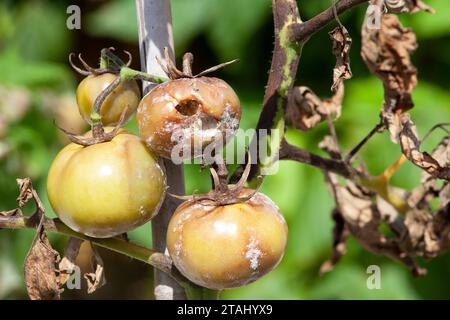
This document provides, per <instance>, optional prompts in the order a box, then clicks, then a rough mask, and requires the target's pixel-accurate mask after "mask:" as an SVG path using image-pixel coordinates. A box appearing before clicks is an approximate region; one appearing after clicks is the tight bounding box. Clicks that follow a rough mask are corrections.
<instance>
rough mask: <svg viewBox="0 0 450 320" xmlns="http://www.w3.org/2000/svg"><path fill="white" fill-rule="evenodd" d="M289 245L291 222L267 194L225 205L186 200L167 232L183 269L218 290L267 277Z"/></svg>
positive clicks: (171, 250)
mask: <svg viewBox="0 0 450 320" xmlns="http://www.w3.org/2000/svg"><path fill="white" fill-rule="evenodd" d="M250 192H251V190H248V189H246V190H244V193H245V194H249V193H250ZM286 243H287V225H286V222H285V220H284V218H283V216H282V215H281V214H280V213H279V211H278V208H277V207H276V205H275V204H274V203H273V202H272V201H271V200H270V199H269V198H268V197H267V196H265V195H263V194H262V193H257V194H256V195H255V196H254V197H253V198H252V199H251V200H248V201H246V202H244V203H236V204H232V205H226V206H211V205H207V202H206V203H203V202H202V203H196V202H194V201H187V202H185V203H183V204H182V205H181V206H180V207H178V208H177V210H176V211H175V213H174V215H173V217H172V219H171V221H170V223H169V227H168V231H167V248H168V250H169V253H170V256H171V257H172V260H173V262H174V264H175V266H176V267H177V268H178V270H180V272H181V273H182V274H183V275H184V276H185V277H187V278H188V279H189V280H190V281H192V282H194V283H196V284H198V285H200V286H203V287H207V288H210V289H215V290H221V289H226V288H234V287H239V286H243V285H246V284H248V283H251V282H253V281H255V280H257V279H259V278H260V277H262V276H263V275H265V274H267V273H268V272H270V271H271V270H272V269H273V268H275V267H276V265H277V264H278V263H279V262H280V261H281V259H282V257H283V254H284V250H285V247H286Z"/></svg>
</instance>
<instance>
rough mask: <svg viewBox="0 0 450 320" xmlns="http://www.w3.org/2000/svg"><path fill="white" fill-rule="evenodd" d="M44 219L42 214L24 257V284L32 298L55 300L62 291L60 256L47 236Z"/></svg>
mask: <svg viewBox="0 0 450 320" xmlns="http://www.w3.org/2000/svg"><path fill="white" fill-rule="evenodd" d="M44 219H45V217H44V215H42V216H41V223H40V224H39V227H38V228H37V231H36V236H35V238H34V240H33V243H32V245H31V249H30V251H29V252H28V254H27V256H26V258H25V263H24V273H25V285H26V288H27V291H28V295H29V297H30V299H32V300H57V299H60V294H61V292H62V290H61V288H60V286H59V273H58V269H57V265H58V263H59V259H60V257H59V254H58V252H57V251H55V250H54V249H53V248H52V246H51V245H50V242H49V240H48V238H47V234H46V233H45V230H44V226H43V221H44Z"/></svg>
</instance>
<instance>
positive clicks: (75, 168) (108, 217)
mask: <svg viewBox="0 0 450 320" xmlns="http://www.w3.org/2000/svg"><path fill="white" fill-rule="evenodd" d="M109 130H112V128H106V131H109ZM88 134H90V133H88ZM165 184H166V181H165V174H164V171H163V168H162V167H161V166H160V165H159V164H158V160H157V158H155V156H154V155H153V154H152V153H151V152H150V151H149V150H148V149H147V148H146V147H145V144H144V143H143V142H142V141H141V140H140V139H139V138H138V137H137V136H135V135H133V134H131V133H129V132H127V131H126V130H123V129H121V130H120V131H119V134H118V135H117V136H115V137H114V138H113V139H112V140H111V141H109V142H104V143H99V144H95V145H92V146H88V147H83V146H80V145H77V144H74V143H71V144H69V145H67V146H66V147H65V148H63V149H62V150H61V151H60V152H59V154H58V155H57V156H56V158H55V160H54V161H53V163H52V165H51V168H50V170H49V174H48V178H47V193H48V198H49V201H50V204H51V206H52V208H53V210H54V211H55V213H56V214H57V215H58V217H59V218H60V219H61V220H62V221H63V222H64V223H65V224H66V225H67V226H69V227H70V228H71V229H73V230H75V231H78V232H81V233H83V234H85V235H88V236H91V237H97V238H106V237H112V236H115V235H118V234H121V233H124V232H127V231H130V230H132V229H134V228H136V227H138V226H140V225H142V224H144V223H145V222H147V221H148V220H149V219H151V218H152V217H153V216H154V215H156V214H157V212H158V210H159V207H160V205H161V203H162V200H163V198H164V193H165Z"/></svg>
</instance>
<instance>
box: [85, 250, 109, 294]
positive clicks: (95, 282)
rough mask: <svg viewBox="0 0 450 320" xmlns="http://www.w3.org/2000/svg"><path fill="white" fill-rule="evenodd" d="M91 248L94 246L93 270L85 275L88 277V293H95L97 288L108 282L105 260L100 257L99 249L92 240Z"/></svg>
mask: <svg viewBox="0 0 450 320" xmlns="http://www.w3.org/2000/svg"><path fill="white" fill-rule="evenodd" d="M91 248H92V252H93V255H92V259H91V267H92V272H90V273H86V274H85V275H84V278H85V279H86V282H87V285H88V293H89V294H91V293H94V292H95V291H96V290H97V289H99V288H101V287H102V286H103V285H105V284H106V278H105V274H104V271H105V270H104V265H103V260H102V258H101V257H100V255H99V253H98V251H97V249H96V248H95V246H94V245H93V244H92V242H91Z"/></svg>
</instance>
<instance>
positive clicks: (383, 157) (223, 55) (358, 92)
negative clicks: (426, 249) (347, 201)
mask: <svg viewBox="0 0 450 320" xmlns="http://www.w3.org/2000/svg"><path fill="white" fill-rule="evenodd" d="M426 2H427V3H428V4H430V5H432V6H434V7H435V8H436V9H437V14H435V15H430V14H427V13H418V14H415V15H412V16H402V21H403V22H404V24H405V25H407V26H410V27H413V28H414V30H415V31H416V32H417V35H418V40H419V49H418V51H417V53H416V54H415V55H414V63H415V65H416V66H417V67H418V69H419V79H420V82H419V85H418V88H417V90H416V91H415V92H414V100H415V103H416V107H415V108H414V109H413V110H412V112H411V114H412V115H413V118H414V119H415V121H416V124H417V127H418V130H419V133H420V134H421V135H423V134H424V133H425V132H426V131H427V130H428V129H429V128H430V127H431V126H432V125H434V124H436V123H438V122H442V121H448V120H449V118H450V117H449V116H450V93H449V90H450V82H449V81H448V78H447V77H448V74H449V73H450V45H449V43H450V42H449V40H450V20H449V19H448V13H449V12H450V3H449V2H447V1H438V0H427V1H426ZM330 3H331V1H330V0H309V1H299V7H300V11H301V15H302V18H303V19H304V20H306V19H308V18H310V17H312V16H314V15H315V14H317V13H318V12H320V11H321V10H323V9H325V8H327V7H328V6H329V5H330ZM69 4H70V1H68V0H67V1H63V0H61V1H49V0H29V1H10V0H2V1H0V70H1V75H0V89H1V88H3V89H4V90H3V91H1V90H0V119H2V118H5V115H6V114H7V112H10V111H11V110H12V111H17V112H16V113H18V114H15V115H14V112H13V115H12V116H9V118H8V119H9V120H8V121H7V128H6V133H5V134H4V135H3V136H0V210H6V209H11V208H13V207H15V206H16V204H15V198H16V196H17V188H16V185H15V178H16V177H24V176H30V177H32V178H33V181H34V184H35V187H36V188H37V190H38V192H39V194H40V195H41V196H42V199H43V200H44V202H45V206H46V209H47V213H48V215H50V216H53V215H54V214H53V213H52V211H51V208H50V207H49V204H48V201H47V197H46V191H45V179H46V173H47V170H48V167H49V165H50V163H51V161H52V159H53V157H54V156H55V154H56V153H57V152H58V150H59V149H60V148H61V145H62V144H61V139H60V136H59V135H58V132H57V130H56V128H55V126H54V124H53V120H54V119H55V117H56V116H55V115H56V114H58V112H65V110H64V109H62V108H64V107H65V106H64V105H62V104H60V103H59V102H58V101H60V100H58V97H61V96H65V97H69V98H70V99H72V101H73V95H74V90H75V86H76V83H77V81H78V80H79V77H78V76H77V75H76V74H74V73H73V72H72V71H71V70H70V68H69V66H68V63H67V56H68V53H69V52H71V51H74V52H82V53H83V54H85V55H87V56H88V57H91V59H90V61H91V62H92V61H95V59H96V58H95V57H96V56H97V54H98V48H101V47H107V46H110V45H112V44H113V45H114V46H116V47H117V48H120V49H125V50H129V51H131V52H133V53H137V52H138V48H137V26H136V17H135V8H134V1H130V0H111V1H87V0H85V1H80V4H79V5H80V7H81V9H82V29H81V30H68V29H67V28H66V24H65V21H66V18H67V14H66V8H67V6H68V5H69ZM172 12H173V21H174V36H175V42H176V52H177V55H178V56H181V54H182V52H184V51H187V50H189V51H192V52H193V53H194V55H195V56H196V65H195V66H194V69H198V70H200V69H204V68H205V67H208V66H211V65H213V64H216V63H218V62H222V61H224V60H229V59H233V58H240V60H241V62H240V63H239V64H238V65H235V66H231V67H229V68H227V69H225V70H222V71H219V72H218V76H220V77H223V78H224V79H225V80H226V81H228V82H229V83H230V84H231V85H232V86H233V87H234V88H235V90H236V91H237V93H238V94H239V96H240V98H241V101H242V106H243V119H242V127H243V128H251V127H254V126H255V124H256V121H257V117H258V113H259V109H260V105H261V101H262V97H263V93H264V85H265V81H266V79H267V70H268V67H269V64H270V56H271V52H272V45H273V31H272V28H273V25H272V20H271V19H272V18H271V2H270V1H269V0H248V1H239V0H227V1H225V0H172ZM363 15H364V8H363V7H359V8H357V9H355V10H352V11H351V12H348V13H346V14H344V15H343V17H342V21H343V23H344V24H345V25H346V26H347V28H348V29H349V31H350V34H351V36H352V37H353V41H354V44H353V48H352V51H351V59H352V69H353V73H354V77H353V79H352V80H350V81H348V82H347V84H348V85H347V87H346V91H347V93H346V98H345V103H344V109H343V115H342V118H341V119H340V120H339V121H338V122H337V130H338V134H339V140H340V143H341V145H342V147H343V148H344V149H346V150H349V149H350V148H352V146H354V145H355V144H356V143H357V142H358V141H359V140H360V139H361V138H362V137H363V136H364V135H365V134H366V133H367V132H368V131H369V130H370V129H371V128H372V127H373V126H374V124H376V123H377V121H378V112H379V108H380V106H381V101H382V87H381V84H380V82H379V81H378V80H377V79H375V78H374V77H373V76H371V75H370V74H369V73H368V71H367V69H366V67H365V66H364V64H363V63H362V61H361V58H360V56H359V49H360V36H359V32H360V25H361V22H362V19H363ZM331 28H332V26H330V27H328V28H326V29H325V30H323V31H321V32H319V33H318V34H317V36H315V37H313V38H312V39H311V40H310V41H309V42H308V44H307V45H306V46H305V48H304V51H303V56H302V59H301V63H300V67H299V73H298V79H297V82H298V84H302V85H308V86H311V87H312V88H313V89H314V90H315V91H316V92H317V93H318V94H320V95H322V96H328V95H330V91H329V87H330V85H331V78H332V67H333V66H334V63H335V61H334V58H333V56H332V54H331V44H330V41H329V39H328V35H327V31H329V30H331ZM135 57H136V60H137V57H138V55H135ZM194 71H195V70H194ZM16 91H17V92H18V93H20V94H19V98H20V97H22V100H24V99H25V102H23V101H22V100H20V99H19V100H17V99H16V100H14V99H9V98H8V99H7V98H6V96H7V95H8V94H11V92H16ZM5 92H6V93H5ZM48 96H50V97H53V98H54V99H53V102H49V99H46V98H45V97H48ZM55 97H57V98H55ZM55 99H56V103H55V102H54V100H55ZM20 101H22V102H20ZM19 102H20V103H21V104H22V105H26V106H25V107H24V109H25V111H24V112H23V113H20V112H19V111H20V110H19V108H18V105H19ZM58 108H59V109H58ZM18 110H19V111H18ZM56 118H57V117H56ZM57 119H58V118H57ZM69 124H70V122H69ZM127 126H128V127H129V128H130V129H131V130H133V131H135V132H136V124H135V122H134V121H131V122H130V123H129V124H128V125H127ZM69 128H70V127H69ZM0 131H1V130H0ZM326 133H327V128H326V126H325V125H324V124H323V125H319V126H318V127H317V128H316V129H314V130H312V131H311V132H306V133H305V132H298V131H295V130H292V129H289V130H288V133H287V135H288V138H289V140H290V141H291V142H292V143H295V144H297V145H299V146H302V147H304V148H307V149H308V150H312V151H314V152H318V153H320V150H318V148H317V144H318V142H319V141H320V140H321V138H322V137H323V135H324V134H326ZM0 134H1V133H0ZM438 140H439V134H438V133H436V134H433V135H432V137H431V138H430V139H429V140H428V141H427V142H426V144H425V145H424V148H425V149H426V150H428V151H430V150H431V149H432V148H433V146H434V145H435V144H436V142H437V141H438ZM2 150H6V151H5V153H2ZM361 154H362V157H363V158H364V159H365V160H366V161H367V165H368V168H369V170H370V172H371V173H373V174H377V173H380V172H381V171H382V170H383V169H384V168H385V167H386V166H387V165H389V164H390V163H392V162H393V161H395V160H396V159H397V158H398V156H399V154H400V151H399V147H398V146H396V145H393V144H392V143H391V142H390V141H389V138H388V136H387V134H380V135H377V136H376V137H375V138H374V139H373V140H371V141H370V143H369V144H368V145H367V146H365V147H364V149H363V150H362V152H361ZM185 176H186V186H187V191H188V192H193V191H194V190H197V191H206V190H207V189H208V188H209V177H208V173H207V172H200V170H199V167H198V166H194V165H188V166H186V168H185ZM419 176H420V171H419V170H418V169H417V168H415V167H414V166H412V165H410V164H406V165H404V166H403V167H402V168H401V169H400V170H399V172H398V173H397V174H396V176H395V177H394V180H393V183H394V184H395V185H398V186H401V187H404V188H406V189H411V188H412V187H414V186H415V185H417V184H418V183H419ZM262 192H264V193H266V194H267V195H269V196H270V197H271V198H272V199H273V200H274V201H275V202H276V203H277V204H278V205H279V207H280V208H281V210H282V212H283V213H284V215H285V216H286V220H287V221H288V224H289V232H290V233H289V244H288V248H287V251H286V255H285V257H284V259H283V261H282V263H281V264H280V266H279V267H278V268H277V269H276V270H275V271H274V272H272V273H271V274H269V275H268V276H266V277H264V278H262V279H261V280H259V281H257V282H256V283H254V284H251V285H249V286H246V287H244V288H239V289H233V290H229V291H226V292H224V293H223V295H222V297H223V298H227V299H232V298H243V299H258V298H262V299H267V298H272V299H323V298H325V299H335V298H336V299H416V298H425V299H428V298H450V286H448V285H447V284H446V281H445V280H450V256H449V255H445V256H442V257H438V258H437V259H435V260H433V261H431V262H422V265H423V266H424V267H427V268H428V269H429V274H428V276H426V277H424V278H421V279H414V278H412V276H411V275H410V274H409V272H408V270H407V269H406V268H404V267H403V266H402V265H399V264H398V263H395V262H392V261H391V260H389V259H387V258H384V257H379V256H375V255H373V254H371V253H369V252H367V251H365V250H364V249H363V248H361V247H360V245H359V244H358V243H357V242H356V241H355V240H354V239H350V240H349V241H348V253H347V254H346V255H345V256H344V257H343V259H342V261H341V262H340V263H339V264H338V265H337V267H336V268H335V269H334V270H333V271H332V272H330V273H328V274H326V275H325V276H323V277H319V276H318V270H319V267H320V265H321V263H322V262H323V261H324V260H326V259H327V258H328V257H329V256H330V247H331V240H332V239H331V234H332V227H333V226H332V221H331V218H330V211H331V209H332V206H333V203H332V200H331V198H330V195H329V194H328V192H327V190H326V187H325V184H324V179H323V176H322V174H321V172H320V171H319V170H316V169H314V168H309V167H306V166H304V165H300V164H297V163H289V162H283V163H280V170H279V173H278V174H277V175H274V176H269V177H267V179H266V180H265V183H264V185H263V187H262ZM31 209H32V208H30V209H29V210H31ZM149 230H150V228H149V226H148V225H146V226H143V227H141V228H139V229H138V230H136V231H134V232H132V233H131V234H130V237H131V239H132V240H133V241H135V242H137V243H140V244H142V245H146V246H150V245H151V243H150V238H151V236H150V235H149ZM32 237H33V232H32V231H10V230H0V299H4V298H9V299H13V298H24V297H26V294H25V291H24V285H23V279H22V277H23V276H22V263H23V259H24V257H25V255H26V252H27V250H28V248H29V246H30V243H31V240H32ZM51 240H52V242H53V243H54V244H55V246H56V247H57V248H58V249H59V250H62V249H63V246H64V242H65V239H64V238H63V237H60V236H52V237H51ZM102 254H104V255H106V257H107V259H106V260H107V264H106V270H107V277H108V278H109V279H108V285H107V286H106V287H105V288H103V289H101V290H100V291H99V293H96V294H94V295H93V296H90V297H89V296H86V295H85V294H84V293H81V292H80V293H73V292H69V293H67V297H78V298H80V297H82V298H100V297H109V298H114V297H120V298H151V297H152V294H151V279H152V274H151V270H150V268H148V267H147V266H144V265H141V264H139V263H137V262H134V261H130V260H129V259H124V258H123V257H118V256H117V255H115V254H110V253H108V252H105V251H102ZM372 264H376V265H379V266H380V267H381V270H382V289H381V290H369V289H367V287H366V280H367V276H368V275H367V274H366V268H367V267H368V266H369V265H372ZM124 268H125V269H124ZM121 270H122V271H121ZM123 270H129V271H130V272H128V273H127V272H126V271H125V272H123ZM132 270H133V271H132ZM137 270H138V271H137ZM123 288H126V289H123Z"/></svg>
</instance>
